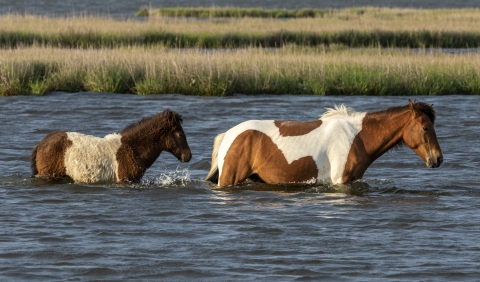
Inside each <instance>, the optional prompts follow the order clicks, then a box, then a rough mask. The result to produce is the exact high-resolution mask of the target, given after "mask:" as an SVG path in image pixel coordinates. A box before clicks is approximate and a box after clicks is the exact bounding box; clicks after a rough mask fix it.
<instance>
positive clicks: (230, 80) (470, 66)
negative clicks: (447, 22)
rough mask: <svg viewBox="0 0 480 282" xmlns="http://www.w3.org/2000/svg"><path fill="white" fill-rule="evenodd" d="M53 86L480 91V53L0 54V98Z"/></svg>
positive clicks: (202, 91)
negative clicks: (0, 96)
mask: <svg viewBox="0 0 480 282" xmlns="http://www.w3.org/2000/svg"><path fill="white" fill-rule="evenodd" d="M32 58H34V59H32ZM52 91H66V92H77V91H92V92H114V93H134V94H163V93H182V94H187V95H203V96H225V95H233V94H235V93H244V94H317V95H444V94H480V54H463V55H449V54H444V53H428V52H409V51H395V50H382V49H364V50H350V49H342V48H338V49H335V48H326V47H325V48H298V47H292V46H290V47H286V48H284V49H281V50H265V49H258V48H249V49H242V50H233V51H204V50H177V49H173V50H172V49H164V48H152V49H145V48H119V49H113V50H66V49H58V48H44V47H32V48H19V49H14V50H7V51H2V56H0V95H3V96H9V95H21V94H27V93H33V94H46V93H49V92H52Z"/></svg>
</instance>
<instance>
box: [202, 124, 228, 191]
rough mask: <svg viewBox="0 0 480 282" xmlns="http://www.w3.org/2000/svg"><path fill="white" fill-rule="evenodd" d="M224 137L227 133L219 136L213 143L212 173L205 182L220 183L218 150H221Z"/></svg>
mask: <svg viewBox="0 0 480 282" xmlns="http://www.w3.org/2000/svg"><path fill="white" fill-rule="evenodd" d="M223 137H225V133H221V134H218V135H217V137H215V140H214V141H213V151H212V166H211V167H210V172H209V173H208V175H207V177H205V180H209V181H212V182H218V158H217V157H218V149H219V148H220V144H222V141H223Z"/></svg>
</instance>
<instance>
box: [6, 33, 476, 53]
mask: <svg viewBox="0 0 480 282" xmlns="http://www.w3.org/2000/svg"><path fill="white" fill-rule="evenodd" d="M38 44H44V45H46V46H55V47H60V48H81V49H89V48H117V47H128V46H130V47H131V46H135V47H137V46H147V47H150V46H164V47H168V48H214V49H220V48H246V47H264V48H276V47H283V46H285V45H290V44H295V45H298V46H312V47H315V46H318V45H332V44H341V45H344V46H346V47H352V48H362V47H384V48H390V47H401V48H405V47H408V48H431V47H433V48H476V47H479V46H480V31H479V32H432V31H412V32H407V31H400V32H393V31H369V32H367V31H353V30H346V31H338V32H323V33H308V32H288V31H280V32H273V33H270V34H256V33H225V34H213V33H191V34H190V33H184V34H177V33H170V32H166V31H156V30H148V31H144V32H138V33H136V34H121V33H117V34H115V33H95V32H87V33H84V32H71V33H60V34H36V33H29V32H22V33H20V32H6V31H0V47H1V48H3V49H10V48H17V47H25V46H34V45H38Z"/></svg>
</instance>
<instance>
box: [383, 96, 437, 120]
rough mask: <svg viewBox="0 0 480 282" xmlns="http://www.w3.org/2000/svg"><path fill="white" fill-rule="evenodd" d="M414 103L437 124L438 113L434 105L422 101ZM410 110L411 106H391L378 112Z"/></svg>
mask: <svg viewBox="0 0 480 282" xmlns="http://www.w3.org/2000/svg"><path fill="white" fill-rule="evenodd" d="M413 104H414V105H415V106H416V107H417V108H418V109H419V110H420V111H421V112H422V113H424V114H425V115H427V117H428V118H429V119H430V121H431V122H432V124H435V118H436V113H435V110H434V109H433V105H430V104H426V103H422V102H417V101H414V102H413ZM408 110H410V106H409V105H406V106H397V107H391V108H388V109H386V110H382V111H378V112H377V113H400V112H404V111H408Z"/></svg>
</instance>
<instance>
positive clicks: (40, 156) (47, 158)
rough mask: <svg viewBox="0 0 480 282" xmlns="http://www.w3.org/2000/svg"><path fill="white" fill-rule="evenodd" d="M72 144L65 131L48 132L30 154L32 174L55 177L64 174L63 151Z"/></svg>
mask: <svg viewBox="0 0 480 282" xmlns="http://www.w3.org/2000/svg"><path fill="white" fill-rule="evenodd" d="M70 146H72V141H70V140H69V139H68V136H67V132H66V131H56V132H52V133H50V134H48V135H47V136H45V138H43V140H42V141H40V143H38V145H37V146H35V148H33V150H32V154H31V156H30V160H31V168H32V174H33V175H37V176H38V177H43V178H48V179H55V178H63V177H65V176H66V167H65V151H67V149H68V148H69V147H70Z"/></svg>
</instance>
